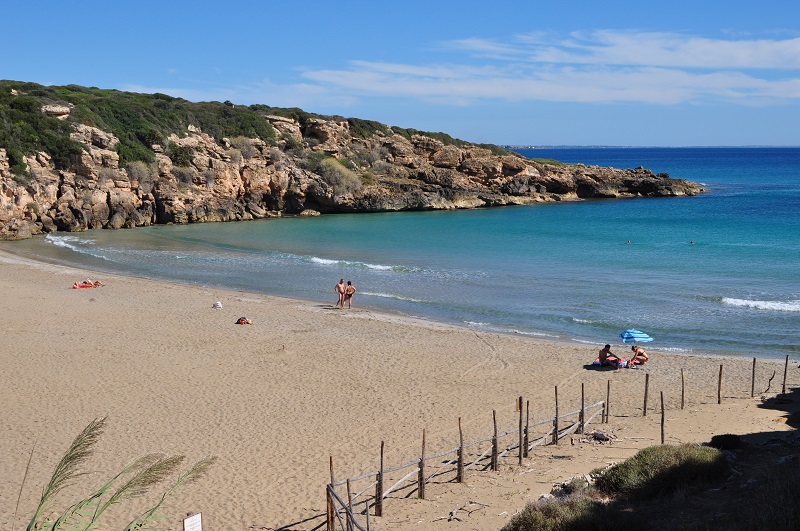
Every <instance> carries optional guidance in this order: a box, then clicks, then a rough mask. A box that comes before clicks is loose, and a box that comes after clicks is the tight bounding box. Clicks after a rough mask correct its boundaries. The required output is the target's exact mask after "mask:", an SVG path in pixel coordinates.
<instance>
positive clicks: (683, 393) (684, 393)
mask: <svg viewBox="0 0 800 531" xmlns="http://www.w3.org/2000/svg"><path fill="white" fill-rule="evenodd" d="M685 397H686V379H685V378H684V377H683V369H682V368H681V410H683V404H684V398H685Z"/></svg>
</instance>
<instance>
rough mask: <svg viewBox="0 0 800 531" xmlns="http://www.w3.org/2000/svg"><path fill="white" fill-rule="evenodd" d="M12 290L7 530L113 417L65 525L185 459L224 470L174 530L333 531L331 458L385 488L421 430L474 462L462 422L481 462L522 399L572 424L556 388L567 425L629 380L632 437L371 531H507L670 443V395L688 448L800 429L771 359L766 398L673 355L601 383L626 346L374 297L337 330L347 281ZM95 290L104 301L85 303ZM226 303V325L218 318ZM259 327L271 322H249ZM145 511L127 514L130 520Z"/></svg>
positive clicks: (5, 365) (64, 281)
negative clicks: (584, 481)
mask: <svg viewBox="0 0 800 531" xmlns="http://www.w3.org/2000/svg"><path fill="white" fill-rule="evenodd" d="M0 272H1V274H0V292H1V293H2V299H3V304H2V308H1V309H0V321H2V323H3V333H2V335H0V404H2V412H1V413H0V416H1V417H2V423H0V429H2V435H1V436H0V441H2V452H0V527H2V528H3V529H12V528H13V529H22V528H24V525H25V524H26V523H27V520H28V518H29V516H30V515H31V514H32V513H33V510H34V508H35V505H36V503H37V502H38V497H39V496H40V495H41V489H42V487H43V486H44V485H45V484H46V482H47V481H48V479H49V477H50V475H51V473H52V471H53V468H54V467H55V465H56V463H57V462H58V460H59V459H60V457H61V456H62V455H63V453H64V451H65V450H66V449H67V447H68V446H69V444H70V442H71V441H72V439H73V438H74V437H75V435H77V434H78V433H79V432H80V430H81V429H83V427H84V426H86V424H88V423H89V422H90V421H91V420H92V419H95V418H98V417H107V418H108V420H107V428H106V431H105V433H104V435H103V437H102V439H101V440H100V442H99V444H98V446H97V451H96V454H95V455H94V456H93V457H92V459H91V461H90V462H89V463H88V465H87V470H89V471H90V472H91V473H90V474H89V475H87V476H85V477H82V478H81V479H80V480H79V481H78V482H76V484H75V485H73V486H72V487H70V488H69V489H67V490H66V491H64V492H63V494H62V495H61V496H60V497H59V498H58V499H59V500H60V503H58V502H57V503H56V508H64V507H66V506H67V505H68V502H74V501H76V500H77V499H79V498H80V497H81V495H86V494H88V493H89V492H90V490H91V489H93V488H96V487H98V486H99V485H100V484H101V483H102V482H103V481H104V480H105V479H107V478H108V477H109V476H111V475H112V474H113V473H114V472H116V471H118V470H119V469H121V468H122V467H123V466H124V465H125V464H127V463H128V462H130V461H131V460H132V459H134V458H136V457H139V456H141V455H144V454H147V453H151V452H161V453H165V454H182V455H186V457H187V461H186V464H187V466H188V464H190V463H193V462H195V461H197V460H199V459H201V458H203V457H206V456H210V455H214V456H218V461H217V462H216V463H215V464H214V466H213V467H212V468H211V469H210V471H209V473H208V475H207V476H206V477H205V478H203V479H202V480H200V481H199V482H198V483H196V484H192V485H188V486H186V487H185V488H184V489H183V490H181V491H180V493H179V496H178V497H177V498H175V499H174V500H173V501H172V502H171V503H170V505H169V507H168V509H167V510H165V511H164V514H165V515H167V516H168V517H169V519H168V520H166V521H165V522H163V524H164V525H166V526H167V527H168V528H170V529H182V527H181V525H182V524H181V517H182V516H183V515H185V514H186V513H189V512H202V514H203V529H205V530H206V531H221V530H251V529H277V528H281V527H284V526H286V528H288V529H314V528H317V527H318V526H320V525H322V524H323V523H324V514H325V497H324V492H325V490H324V489H325V484H326V483H327V482H328V481H329V479H330V471H329V458H330V457H331V456H332V457H333V462H334V470H335V476H336V479H337V480H338V479H343V478H347V477H356V476H359V475H361V474H365V473H369V472H375V471H376V470H377V469H378V462H379V449H380V445H381V442H382V441H384V442H385V445H386V454H385V459H386V466H387V468H388V467H391V466H394V465H398V464H403V463H408V462H410V461H413V460H414V459H417V458H418V457H419V455H420V451H421V439H422V431H423V429H424V430H425V433H426V452H427V454H428V455H432V454H436V453H438V452H440V451H443V450H447V449H451V448H453V447H455V446H456V445H457V443H458V419H459V417H460V418H461V419H462V424H463V429H464V438H465V441H467V442H468V441H473V440H475V439H480V438H485V437H488V436H490V435H491V433H492V429H493V427H492V411H493V410H494V411H496V413H497V418H498V424H499V425H500V428H499V429H500V431H507V430H510V429H514V428H516V426H517V422H518V420H517V419H518V413H517V412H516V400H517V397H518V396H522V397H524V400H525V401H530V403H531V411H532V421H536V420H538V419H542V418H545V417H547V416H552V414H553V413H552V411H553V407H554V386H556V385H557V386H558V389H559V401H560V404H559V406H560V411H562V412H565V411H574V410H576V409H578V408H579V407H580V396H581V394H580V393H581V384H584V389H585V395H586V403H587V404H593V403H595V402H598V401H600V400H603V399H605V396H606V390H607V382H608V381H609V380H610V381H611V389H612V395H611V403H612V404H611V418H610V423H609V424H608V425H606V426H601V425H600V424H599V417H598V418H597V419H596V420H595V421H594V424H593V425H591V426H589V428H588V429H589V430H593V429H603V430H604V431H607V432H609V433H612V434H614V435H615V436H616V439H614V440H613V441H612V442H610V443H605V444H597V443H590V442H580V441H579V437H578V436H572V437H566V438H564V439H562V441H561V443H560V444H559V445H558V446H542V447H537V448H536V449H534V450H533V451H532V452H531V457H529V458H527V459H525V461H524V463H523V465H522V467H518V466H516V462H517V458H516V456H515V454H512V455H511V456H508V457H505V458H504V459H503V460H502V461H501V467H500V471H498V472H491V471H486V472H478V471H476V470H475V468H473V469H470V470H469V471H468V475H467V481H466V482H465V483H464V484H461V485H459V484H455V483H452V482H448V480H450V479H452V475H449V476H442V477H441V478H442V479H441V480H439V479H437V480H434V481H432V482H431V483H430V484H429V485H428V486H427V492H426V498H427V499H425V500H417V499H416V494H415V493H412V494H410V497H409V498H405V497H404V496H406V495H407V494H409V492H410V491H409V490H406V491H404V492H402V493H397V494H393V495H392V496H390V498H389V499H387V500H386V502H385V509H384V517H382V518H375V517H372V519H371V524H372V527H373V529H409V528H414V529H438V528H440V527H441V525H442V523H441V521H440V520H439V519H440V518H442V517H447V515H448V513H449V512H450V511H453V510H455V509H459V508H462V509H461V513H460V515H461V516H463V517H464V518H463V519H462V520H461V521H454V522H452V525H451V526H450V527H449V528H450V529H498V528H499V527H500V526H502V525H503V524H504V523H506V522H507V521H508V520H509V519H510V517H511V515H512V514H514V513H515V512H517V511H519V510H520V509H522V508H523V507H524V505H525V503H526V502H527V501H530V500H534V499H536V498H538V497H539V496H540V495H541V494H545V493H547V492H549V491H550V489H551V488H552V485H553V484H554V483H556V482H559V481H564V480H567V479H569V478H570V477H572V476H576V475H581V474H585V473H588V472H589V471H590V470H592V469H594V468H596V467H599V466H604V465H606V464H608V463H611V462H617V461H621V460H623V459H625V458H626V457H628V456H630V455H633V454H634V453H635V452H636V451H637V450H638V449H640V448H643V447H645V446H650V445H653V444H658V443H659V442H660V398H659V393H660V392H662V391H663V392H664V394H665V405H666V409H667V425H666V440H667V442H668V443H679V442H705V441H708V440H709V439H710V437H711V436H712V435H714V434H720V433H738V434H746V433H763V434H765V436H768V434H769V433H770V432H774V431H785V430H789V429H790V428H789V427H788V426H787V425H786V424H785V423H782V422H780V420H781V416H782V412H780V411H776V410H770V409H764V408H761V407H758V406H759V405H760V400H759V398H758V397H759V396H760V394H761V391H764V389H765V388H766V386H767V381H768V379H769V377H770V375H772V373H773V371H775V372H776V376H775V379H774V380H773V381H772V382H771V388H770V392H769V393H768V394H769V395H770V396H773V395H774V393H775V392H779V391H780V387H781V384H782V379H783V367H784V363H783V360H782V359H781V360H759V362H758V366H757V380H756V382H757V383H756V398H750V377H751V369H752V359H727V358H725V359H723V358H708V357H700V356H677V355H675V354H671V353H668V352H660V351H659V350H658V349H656V348H653V349H648V350H649V351H650V352H651V360H652V361H651V362H650V363H648V364H647V366H646V367H645V368H641V369H636V370H619V371H613V370H612V371H597V370H590V369H587V368H586V367H585V365H586V364H588V363H591V361H592V360H593V359H594V357H595V356H596V353H597V350H598V349H599V348H600V347H601V346H602V343H604V342H605V341H606V340H607V339H608V338H602V339H600V340H599V341H598V344H597V345H581V344H574V343H558V342H549V341H541V340H536V339H531V338H529V337H520V336H512V335H499V334H492V333H486V332H479V331H475V330H469V329H462V328H457V327H451V326H446V325H440V324H436V323H430V322H425V321H421V320H413V319H408V318H403V317H398V316H392V315H386V314H380V313H376V312H373V311H368V310H364V309H360V308H358V304H359V300H358V296H356V297H355V299H354V304H355V307H354V308H353V309H352V310H336V309H333V303H334V301H335V294H334V293H333V284H334V283H335V282H336V279H331V301H330V304H320V303H315V302H308V301H300V300H290V299H283V298H277V297H270V296H265V295H258V294H249V293H242V292H234V291H224V290H220V289H212V288H205V287H197V286H184V285H176V284H168V283H161V282H154V281H150V280H145V279H139V278H129V277H122V276H114V275H108V274H99V273H94V272H87V271H81V270H76V269H72V268H68V267H64V266H58V265H49V264H43V263H38V262H32V261H29V260H25V259H21V258H18V257H16V256H14V255H11V254H7V253H0ZM86 277H91V278H92V279H93V280H101V281H102V282H103V283H104V284H105V286H103V287H101V288H96V289H71V286H72V283H73V282H75V281H80V280H82V279H84V278H86ZM215 301H220V302H222V305H223V308H222V309H213V308H212V304H213V303H214V302H215ZM240 316H245V317H247V318H249V319H251V320H252V321H253V324H252V325H236V324H234V322H235V321H236V319H237V318H238V317H240ZM625 348H626V347H623V346H621V345H617V346H616V350H619V351H624V349H625ZM626 353H627V352H626ZM720 364H723V365H724V379H723V392H722V394H723V403H722V404H721V405H718V404H717V378H718V373H719V366H720ZM681 368H683V369H684V373H685V378H686V407H685V409H684V410H683V411H681V409H680V389H681V387H680V385H681V384H680V382H681V379H680V378H681V377H680V370H681ZM799 372H800V371H798V370H797V362H793V363H792V364H790V365H789V372H788V384H789V385H790V386H796V385H797V384H798V382H800V374H798V373H799ZM646 374H649V375H650V382H649V389H650V395H649V408H648V415H647V417H644V418H643V417H642V406H643V392H644V383H645V375H646ZM570 439H572V442H574V443H575V444H571V441H570ZM34 445H35V447H34ZM484 447H485V445H484ZM32 448H33V458H32V460H31V464H30V467H29V470H28V472H27V479H26V480H25V483H24V489H23V491H22V496H21V501H20V503H19V509H18V511H17V517H16V520H14V518H13V514H14V512H15V507H16V505H17V498H18V496H19V492H20V485H22V484H23V477H24V476H25V473H26V465H27V462H28V457H29V456H30V454H31V450H32ZM481 451H482V450H481ZM405 473H406V472H402V474H405ZM400 477H402V476H400ZM364 488H366V484H362V486H361V488H358V485H356V490H358V491H360V490H363V489H364ZM387 488H388V485H387ZM339 492H340V493H342V494H343V493H344V488H343V487H340V488H339ZM159 493H160V492H159ZM151 499H152V498H151ZM470 502H477V503H472V504H470ZM147 507H148V506H147V504H145V503H144V502H131V503H126V504H123V505H121V506H120V507H119V508H118V509H116V510H115V512H113V513H112V514H111V516H112V521H113V522H118V521H123V520H126V521H127V520H129V519H130V518H132V517H133V516H134V515H135V514H136V513H138V512H139V511H141V510H144V509H146V508H147ZM468 511H471V512H469V516H466V515H467V512H468ZM119 527H120V526H118V525H117V524H112V525H109V526H108V528H110V529H118V528H119Z"/></svg>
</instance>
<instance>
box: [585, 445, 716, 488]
mask: <svg viewBox="0 0 800 531" xmlns="http://www.w3.org/2000/svg"><path fill="white" fill-rule="evenodd" d="M727 472H728V463H727V461H726V460H725V456H724V455H723V454H722V452H720V451H719V450H717V449H716V448H710V447H708V446H697V445H692V444H684V445H680V446H668V445H664V446H651V447H649V448H644V449H642V450H639V452H637V453H636V455H634V456H633V457H631V458H630V459H627V460H625V461H623V462H622V463H618V464H616V465H614V466H612V467H610V468H608V469H607V470H605V471H604V472H602V473H601V474H600V476H599V477H598V478H597V481H596V484H595V486H596V488H597V490H599V491H601V492H604V493H606V494H620V493H621V494H632V493H633V492H636V496H637V497H638V498H640V499H646V498H655V497H658V496H661V495H666V494H670V493H674V492H677V491H680V490H682V489H685V488H692V487H698V486H701V485H704V484H707V483H710V482H712V481H716V480H719V479H721V478H723V477H724V476H725V474H727Z"/></svg>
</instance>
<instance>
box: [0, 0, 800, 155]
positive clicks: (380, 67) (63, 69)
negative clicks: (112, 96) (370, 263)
mask: <svg viewBox="0 0 800 531" xmlns="http://www.w3.org/2000/svg"><path fill="white" fill-rule="evenodd" d="M5 4H6V5H4V6H3V8H2V15H3V19H4V23H3V39H2V40H3V45H2V47H0V78H2V79H13V80H19V81H33V82H36V83H41V84H45V85H65V84H71V83H74V84H78V85H86V86H95V87H101V88H114V89H120V90H132V91H136V92H146V93H152V92H162V93H166V94H170V95H172V96H178V97H183V98H186V99H188V100H191V101H210V100H217V101H224V100H230V101H232V102H234V103H237V104H248V105H249V104H253V103H263V104H267V105H273V106H278V107H300V108H302V109H304V110H306V111H310V112H315V113H320V114H336V115H341V116H345V117H358V118H365V119H371V120H377V121H379V122H383V123H386V124H388V125H398V126H401V127H413V128H416V129H421V130H425V131H443V132H446V133H449V134H451V135H453V136H456V137H458V138H463V139H465V140H469V141H473V142H490V143H495V144H531V145H560V144H570V145H639V146H695V145H792V146H797V145H800V125H799V124H800V7H799V6H800V2H796V1H794V0H793V1H788V0H786V1H784V0H779V1H762V2H743V1H736V0H733V1H727V2H718V1H715V2H707V1H703V0H694V1H684V0H671V1H670V2H666V1H664V2H646V1H642V0H638V1H618V0H606V1H605V2H597V1H592V2H589V1H569V0H564V1H562V2H554V1H552V0H551V1H548V2H541V1H527V2H523V1H520V2H506V1H502V0H498V1H495V2H488V1H486V2H476V1H471V0H462V1H459V2H437V1H435V0H428V1H426V2H422V1H417V0H407V1H405V2H380V0H373V1H369V2H368V1H360V0H358V1H350V2H347V1H345V2H320V1H316V0H310V1H305V2H289V1H281V2H274V1H261V2H256V1H252V2H245V1H240V0H228V1H218V2H209V1H206V0H196V1H194V2H183V1H170V0H162V1H160V2H154V1H150V0H142V1H136V2H132V1H131V2H129V1H124V0H119V1H117V2H92V1H82V0H75V1H73V2H63V1H53V0H43V1H38V2H13V3H12V2H7V3H5Z"/></svg>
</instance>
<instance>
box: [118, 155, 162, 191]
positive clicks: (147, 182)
mask: <svg viewBox="0 0 800 531" xmlns="http://www.w3.org/2000/svg"><path fill="white" fill-rule="evenodd" d="M125 171H127V172H128V179H130V180H131V181H136V182H138V183H139V190H141V191H142V192H143V193H145V194H149V193H150V192H151V191H152V190H153V184H155V182H156V180H157V179H158V169H157V168H156V166H155V164H146V163H144V162H142V161H141V160H135V161H133V162H129V163H128V164H127V165H126V166H125Z"/></svg>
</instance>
